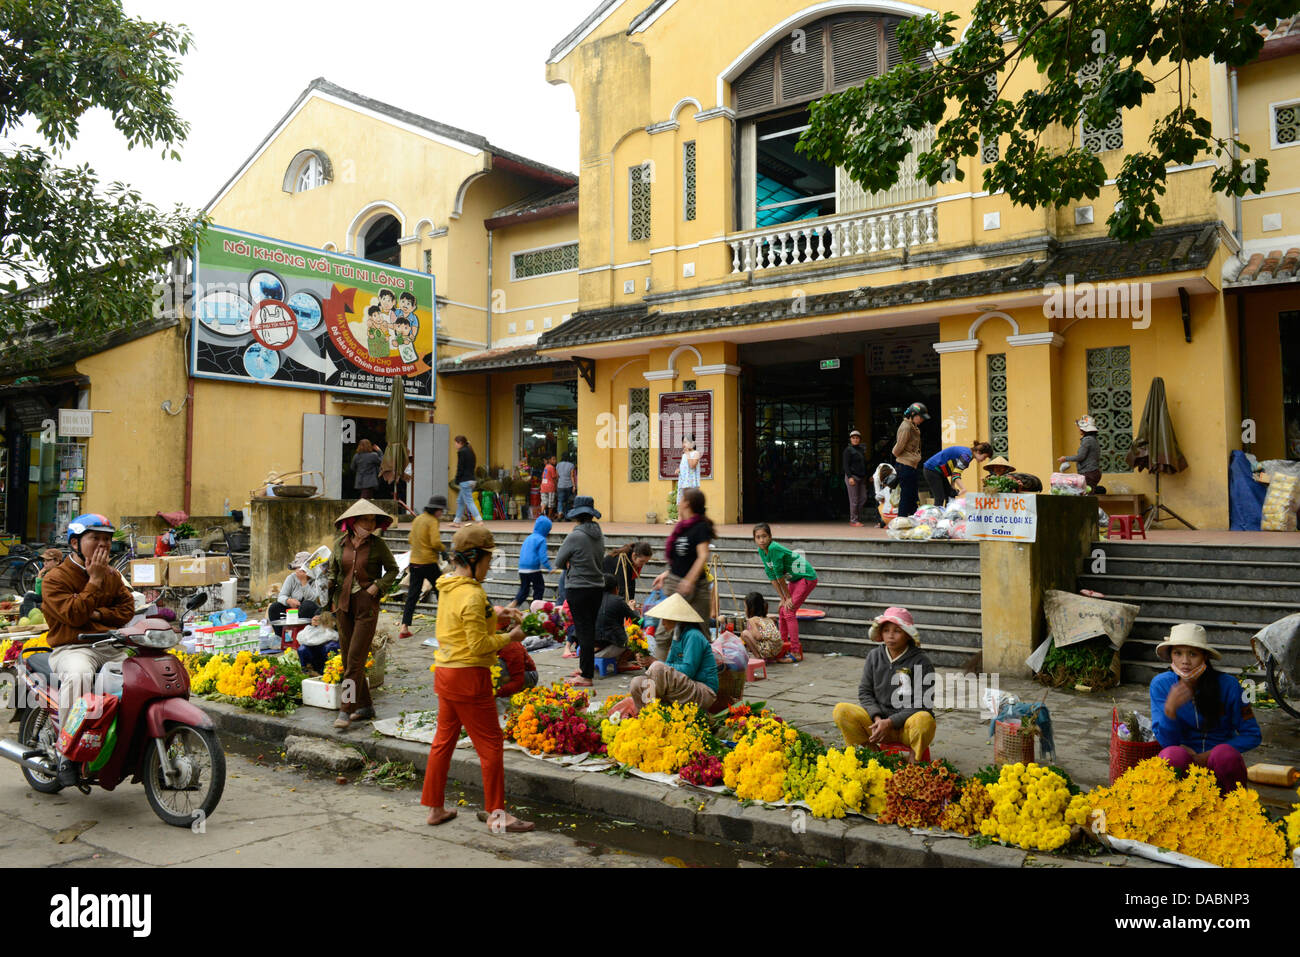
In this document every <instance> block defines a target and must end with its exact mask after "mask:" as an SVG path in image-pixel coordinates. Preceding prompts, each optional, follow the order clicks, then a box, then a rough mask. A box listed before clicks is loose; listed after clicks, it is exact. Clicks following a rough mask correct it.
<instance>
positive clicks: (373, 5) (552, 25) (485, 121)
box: [19, 0, 598, 208]
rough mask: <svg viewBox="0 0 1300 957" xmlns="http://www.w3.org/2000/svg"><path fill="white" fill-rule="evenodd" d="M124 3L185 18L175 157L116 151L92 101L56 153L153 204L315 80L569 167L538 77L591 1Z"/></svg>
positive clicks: (238, 144) (567, 139)
mask: <svg viewBox="0 0 1300 957" xmlns="http://www.w3.org/2000/svg"><path fill="white" fill-rule="evenodd" d="M122 5H123V7H124V9H125V10H126V12H127V13H128V14H129V15H131V16H134V17H142V18H145V19H148V20H163V21H166V22H170V23H184V24H186V25H187V26H188V27H189V28H190V30H191V32H192V33H193V34H194V45H193V47H192V48H191V50H190V52H189V54H188V55H187V56H186V57H185V61H184V65H183V70H184V72H183V75H182V77H181V80H180V82H179V83H178V84H177V86H176V89H175V90H174V94H173V95H174V99H175V102H176V106H177V109H178V111H179V112H180V115H181V116H182V117H184V118H185V119H186V120H188V121H189V123H190V127H191V128H190V135H189V139H188V140H186V142H185V144H184V146H182V147H181V150H180V152H181V160H180V162H176V161H174V160H163V159H161V158H159V156H158V152H159V151H157V150H128V149H127V148H126V145H125V143H124V142H123V140H122V137H121V135H120V134H119V133H118V132H117V131H116V130H115V129H113V126H112V123H111V121H110V120H109V118H108V116H107V114H106V113H104V112H103V111H102V110H97V111H95V112H93V113H90V114H87V115H86V117H85V118H83V122H82V127H81V135H80V136H79V137H78V140H77V143H76V145H75V146H74V147H73V148H72V149H70V150H69V151H68V152H67V153H66V154H64V156H63V157H62V158H61V159H60V160H59V163H60V165H71V164H73V163H77V164H80V163H89V164H90V165H91V167H92V168H93V169H94V170H95V171H96V172H97V173H98V175H99V179H100V181H101V182H102V183H110V182H113V181H114V180H121V181H123V182H126V183H128V184H130V185H132V186H134V187H135V188H136V189H138V190H139V191H140V192H141V193H142V194H143V195H144V197H145V198H146V199H147V200H149V201H150V202H152V203H155V204H156V205H159V206H162V207H164V208H168V207H170V206H172V205H173V204H175V203H181V204H184V205H186V206H189V207H191V208H199V207H201V206H202V205H203V204H205V203H207V202H208V200H210V199H211V198H212V197H213V196H214V195H215V194H216V193H217V191H218V190H219V189H220V188H221V186H222V185H223V184H224V183H225V181H226V180H227V179H228V178H229V177H230V176H231V175H232V174H233V173H234V172H235V171H236V170H237V169H238V168H239V166H240V164H241V163H243V161H244V160H245V159H246V158H247V157H248V155H249V154H250V153H252V151H253V150H254V149H255V148H256V147H257V144H258V143H259V142H261V140H262V138H263V137H264V136H266V134H267V133H269V132H270V131H271V129H272V127H273V126H274V124H275V123H276V122H277V121H278V120H279V119H280V117H281V116H283V115H284V113H285V112H286V111H287V110H288V109H289V107H290V106H292V105H293V103H294V101H295V100H296V99H297V97H298V94H300V93H301V92H302V91H303V90H304V89H305V88H306V86H307V84H308V83H310V82H311V81H312V80H313V79H315V78H316V77H318V76H323V77H325V78H326V79H328V80H330V81H332V82H334V83H336V84H338V85H339V86H342V87H346V88H347V89H350V90H353V91H355V92H357V93H360V94H363V95H365V96H368V97H372V98H373V99H376V100H380V101H382V102H385V103H389V104H392V105H393V106H397V107H400V108H402V109H405V110H409V111H411V112H413V113H419V114H420V115H422V116H427V117H430V118H432V119H436V120H439V121H441V122H443V123H448V124H450V125H452V126H458V127H460V128H461V129H466V130H470V131H472V132H474V133H479V134H481V135H483V136H486V137H487V138H488V139H489V140H491V141H492V142H493V143H494V144H496V145H497V146H499V147H501V148H502V149H507V150H510V151H512V152H516V153H521V154H523V155H524V156H528V157H530V158H532V159H536V160H540V161H541V162H544V163H547V164H550V165H552V166H557V167H559V168H561V169H565V170H569V171H572V172H576V171H577V167H578V162H577V159H578V114H577V113H576V112H575V111H574V107H573V102H574V101H573V94H572V92H571V91H570V90H569V88H568V87H567V86H564V85H559V86H552V85H550V84H549V83H547V82H546V58H547V57H548V56H549V54H550V51H551V47H553V46H554V45H555V44H557V43H559V41H560V40H562V39H564V37H565V36H567V35H568V33H569V31H570V30H572V29H573V28H574V27H576V26H577V25H578V24H579V23H580V22H582V20H583V19H584V18H585V17H586V16H587V14H589V13H590V12H591V11H592V10H594V9H595V8H596V6H597V5H598V3H597V0H481V2H477V3H464V2H458V0H434V2H432V3H427V4H426V3H419V2H417V0H365V2H360V3H358V2H350V3H341V2H338V0H317V2H313V3H291V2H287V0H219V2H215V3H213V2H208V0H204V2H199V0H123V4H122ZM19 138H20V139H29V138H30V136H22V137H19Z"/></svg>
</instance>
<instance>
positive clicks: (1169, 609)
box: [1079, 541, 1300, 683]
mask: <svg viewBox="0 0 1300 957" xmlns="http://www.w3.org/2000/svg"><path fill="white" fill-rule="evenodd" d="M1095 547H1096V548H1100V549H1102V550H1103V551H1104V552H1105V555H1106V564H1105V570H1104V572H1103V573H1094V572H1093V571H1092V564H1093V562H1092V559H1085V560H1084V563H1083V573H1082V574H1081V575H1080V577H1079V587H1080V588H1087V589H1091V590H1093V591H1098V592H1101V593H1102V594H1104V595H1105V596H1106V597H1107V598H1108V599H1112V600H1114V601H1123V602H1128V603H1130V604H1134V605H1138V606H1140V607H1141V609H1142V610H1141V611H1140V612H1138V617H1137V622H1136V624H1134V626H1133V631H1132V633H1131V634H1130V635H1129V638H1128V641H1127V642H1126V643H1125V644H1124V648H1123V653H1122V660H1123V677H1124V680H1125V681H1135V682H1142V683H1146V682H1149V681H1150V680H1151V678H1152V677H1153V676H1154V675H1155V674H1156V673H1157V672H1159V671H1162V670H1164V669H1165V668H1166V667H1168V665H1166V664H1165V663H1164V662H1163V661H1161V660H1160V659H1159V658H1158V657H1156V645H1158V644H1159V643H1160V642H1161V641H1162V640H1163V639H1164V638H1165V636H1166V635H1168V634H1169V630H1170V628H1172V627H1173V626H1174V625H1176V624H1178V623H1179V622H1183V621H1193V622H1197V623H1199V624H1201V625H1204V626H1205V630H1206V633H1207V635H1208V637H1209V640H1210V644H1212V645H1213V646H1214V647H1215V648H1217V649H1218V650H1219V651H1220V652H1221V653H1222V654H1223V660H1222V661H1220V662H1218V665H1217V666H1218V667H1220V668H1221V670H1224V671H1229V672H1238V671H1241V670H1243V669H1245V668H1248V667H1249V666H1251V665H1252V664H1254V663H1255V656H1254V654H1253V653H1252V652H1251V650H1250V639H1251V636H1252V635H1254V634H1255V633H1256V632H1257V631H1259V630H1260V629H1261V628H1263V627H1264V626H1265V625H1268V624H1271V623H1272V622H1274V621H1277V620H1278V619H1279V618H1285V617H1286V616H1287V615H1293V614H1296V613H1297V612H1300V548H1297V547H1295V546H1285V545H1278V546H1271V545H1190V544H1188V545H1182V544H1179V545H1156V544H1151V543H1147V542H1128V541H1105V542H1099V543H1098V544H1097V545H1096V546H1095Z"/></svg>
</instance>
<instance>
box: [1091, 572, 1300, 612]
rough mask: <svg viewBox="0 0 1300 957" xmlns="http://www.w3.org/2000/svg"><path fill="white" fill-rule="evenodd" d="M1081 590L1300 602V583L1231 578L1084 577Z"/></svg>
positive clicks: (1265, 602) (1263, 602)
mask: <svg viewBox="0 0 1300 957" xmlns="http://www.w3.org/2000/svg"><path fill="white" fill-rule="evenodd" d="M1079 587H1080V588H1089V589H1092V590H1094V591H1099V592H1102V593H1104V594H1105V595H1107V596H1108V597H1110V596H1111V595H1115V594H1121V593H1122V594H1128V595H1140V596H1142V597H1143V598H1144V599H1146V600H1153V599H1170V600H1174V599H1207V600H1224V601H1244V602H1254V603H1257V604H1260V605H1275V604H1278V603H1283V604H1288V603H1300V582H1286V581H1265V580H1261V579H1252V580H1250V581H1240V580H1237V579H1231V578H1173V577H1168V576H1165V575H1150V576H1136V575H1080V576H1079Z"/></svg>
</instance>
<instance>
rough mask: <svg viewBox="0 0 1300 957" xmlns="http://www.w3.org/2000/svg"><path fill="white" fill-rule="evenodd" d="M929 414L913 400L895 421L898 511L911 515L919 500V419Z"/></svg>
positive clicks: (907, 515)
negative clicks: (896, 433)
mask: <svg viewBox="0 0 1300 957" xmlns="http://www.w3.org/2000/svg"><path fill="white" fill-rule="evenodd" d="M928 418H930V411H929V410H928V409H927V408H926V407H925V406H924V405H922V404H921V403H920V402H913V403H912V404H911V405H909V406H908V407H907V411H906V412H904V413H903V421H902V422H900V423H899V425H898V441H897V442H895V443H894V461H895V462H896V463H897V464H896V466H895V468H896V469H897V471H898V514H899V516H900V517H907V518H910V517H911V516H912V515H915V514H916V508H917V506H918V505H919V504H920V496H919V494H918V491H917V469H918V468H920V466H921V423H922V422H924V421H925V420H926V419H928Z"/></svg>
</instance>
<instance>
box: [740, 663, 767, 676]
mask: <svg viewBox="0 0 1300 957" xmlns="http://www.w3.org/2000/svg"><path fill="white" fill-rule="evenodd" d="M766 677H767V662H766V661H764V660H763V659H762V658H750V659H749V664H747V665H746V666H745V680H746V681H761V680H762V679H764V678H766Z"/></svg>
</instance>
